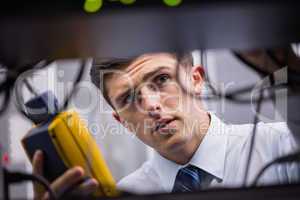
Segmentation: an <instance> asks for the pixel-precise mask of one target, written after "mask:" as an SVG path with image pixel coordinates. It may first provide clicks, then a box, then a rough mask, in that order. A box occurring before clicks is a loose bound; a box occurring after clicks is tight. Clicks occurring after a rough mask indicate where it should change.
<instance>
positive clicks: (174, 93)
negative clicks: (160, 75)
mask: <svg viewBox="0 0 300 200" xmlns="http://www.w3.org/2000/svg"><path fill="white" fill-rule="evenodd" d="M161 98H162V104H163V105H164V106H165V107H167V108H170V109H172V110H174V109H178V108H180V107H181V105H182V101H183V93H182V90H181V88H179V87H178V86H177V85H171V86H169V87H168V88H166V89H165V90H164V91H163V92H162V95H161Z"/></svg>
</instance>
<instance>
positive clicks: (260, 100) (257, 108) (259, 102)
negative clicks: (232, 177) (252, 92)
mask: <svg viewBox="0 0 300 200" xmlns="http://www.w3.org/2000/svg"><path fill="white" fill-rule="evenodd" d="M262 100H263V90H262V89H261V90H260V94H259V100H258V102H257V107H256V109H255V111H256V113H255V116H254V122H253V123H254V126H253V129H252V134H251V140H250V147H249V153H248V157H247V163H246V171H245V174H244V179H243V184H244V186H246V182H247V178H248V174H249V169H250V164H251V161H252V152H253V148H254V143H255V139H256V131H257V124H258V120H259V119H258V114H259V113H260V109H261V103H262Z"/></svg>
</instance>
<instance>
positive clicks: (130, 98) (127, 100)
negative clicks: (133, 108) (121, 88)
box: [123, 93, 135, 105]
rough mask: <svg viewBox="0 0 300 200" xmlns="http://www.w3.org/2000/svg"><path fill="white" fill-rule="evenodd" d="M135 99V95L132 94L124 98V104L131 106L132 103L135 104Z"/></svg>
mask: <svg viewBox="0 0 300 200" xmlns="http://www.w3.org/2000/svg"><path fill="white" fill-rule="evenodd" d="M134 99H135V95H134V94H133V93H132V94H128V95H127V96H126V97H125V98H124V100H123V103H124V104H125V105H127V104H131V103H133V101H134Z"/></svg>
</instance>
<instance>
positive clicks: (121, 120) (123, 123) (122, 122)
mask: <svg viewBox="0 0 300 200" xmlns="http://www.w3.org/2000/svg"><path fill="white" fill-rule="evenodd" d="M112 115H113V117H114V118H115V119H116V120H117V121H118V122H120V123H121V124H122V125H123V126H124V127H125V128H128V126H127V124H126V122H125V121H124V120H123V119H122V118H121V117H120V115H119V114H118V113H116V112H115V111H113V113H112Z"/></svg>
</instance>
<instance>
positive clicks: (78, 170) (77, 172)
mask: <svg viewBox="0 0 300 200" xmlns="http://www.w3.org/2000/svg"><path fill="white" fill-rule="evenodd" d="M74 170H75V175H76V176H83V174H84V171H83V169H82V168H81V167H75V168H74Z"/></svg>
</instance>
